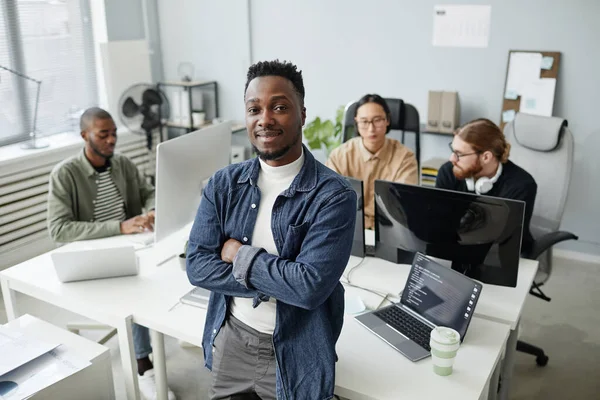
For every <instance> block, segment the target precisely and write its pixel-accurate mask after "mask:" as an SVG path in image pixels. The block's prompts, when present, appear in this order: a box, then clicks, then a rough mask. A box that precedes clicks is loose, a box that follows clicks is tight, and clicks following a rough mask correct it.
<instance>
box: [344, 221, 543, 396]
mask: <svg viewBox="0 0 600 400" xmlns="http://www.w3.org/2000/svg"><path fill="white" fill-rule="evenodd" d="M365 242H366V243H367V244H371V245H373V244H375V233H374V231H370V230H365ZM361 260H362V259H361V258H358V257H351V259H350V261H349V262H348V268H347V269H346V272H345V273H344V276H347V275H348V273H349V270H350V269H351V268H352V267H353V266H355V265H357V264H358V263H359V262H361ZM537 270H538V261H536V260H527V259H524V258H522V259H520V260H519V272H518V276H517V286H516V287H514V288H512V287H506V286H497V285H489V284H485V283H484V284H483V290H482V292H481V296H480V297H479V301H478V303H477V307H476V308H475V313H474V315H475V316H476V317H481V318H485V319H488V320H491V321H495V322H500V323H503V324H507V325H509V326H510V329H511V331H510V335H509V338H508V343H507V345H506V355H505V358H504V363H503V368H502V390H501V392H500V398H501V399H508V391H509V389H510V384H511V380H512V372H513V366H514V357H515V353H516V348H517V339H518V334H519V322H520V319H521V313H522V312H523V307H524V305H525V300H526V299H527V296H528V294H529V289H530V288H531V284H532V282H533V279H534V278H535V274H536V273H537ZM409 272H410V266H409V265H405V264H394V263H391V262H388V261H385V260H381V259H379V258H375V257H366V258H365V259H364V260H363V261H362V263H361V264H360V265H359V266H358V267H357V268H356V269H355V270H353V271H352V272H351V273H350V283H353V284H356V285H360V286H363V287H366V288H369V289H373V290H378V291H381V292H383V293H389V294H394V295H397V294H398V293H399V292H400V291H401V290H402V289H403V288H404V283H405V282H406V279H407V278H408V273H409Z"/></svg>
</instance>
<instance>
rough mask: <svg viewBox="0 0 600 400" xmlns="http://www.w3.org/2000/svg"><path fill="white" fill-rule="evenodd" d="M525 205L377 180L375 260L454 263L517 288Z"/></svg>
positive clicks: (484, 278)
mask: <svg viewBox="0 0 600 400" xmlns="http://www.w3.org/2000/svg"><path fill="white" fill-rule="evenodd" d="M524 214H525V202H523V201H516V200H507V199H500V198H497V197H489V196H481V195H475V194H470V193H462V192H454V191H450V190H444V189H436V188H429V187H423V186H413V185H405V184H401V183H393V182H387V181H380V180H377V181H375V255H376V256H377V257H379V258H383V259H386V260H388V261H392V262H396V263H404V264H410V263H411V262H412V260H413V258H414V255H415V253H416V252H421V253H424V254H427V255H428V256H431V257H435V258H439V259H442V260H448V261H449V262H450V263H451V266H452V269H454V270H456V271H458V272H461V273H463V274H465V275H467V276H469V277H471V278H473V279H476V280H479V281H481V282H484V283H490V284H494V285H501V286H511V287H515V286H517V272H518V268H519V258H520V253H521V238H522V235H523V219H524Z"/></svg>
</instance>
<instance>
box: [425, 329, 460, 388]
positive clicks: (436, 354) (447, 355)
mask: <svg viewBox="0 0 600 400" xmlns="http://www.w3.org/2000/svg"><path fill="white" fill-rule="evenodd" d="M429 346H431V359H432V361H433V372H435V373H436V374H437V375H440V376H448V375H451V374H452V367H453V365H454V360H455V358H456V353H457V351H458V348H459V347H460V334H459V333H458V332H457V331H455V330H454V329H452V328H446V327H443V326H438V327H437V328H435V329H434V330H432V331H431V338H430V340H429Z"/></svg>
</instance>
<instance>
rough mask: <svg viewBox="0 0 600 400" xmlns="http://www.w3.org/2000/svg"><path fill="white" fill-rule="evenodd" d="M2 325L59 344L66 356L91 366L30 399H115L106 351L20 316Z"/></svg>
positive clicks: (27, 316) (34, 319) (33, 319)
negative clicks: (66, 353)
mask: <svg viewBox="0 0 600 400" xmlns="http://www.w3.org/2000/svg"><path fill="white" fill-rule="evenodd" d="M5 326H8V327H11V328H13V329H18V330H19V331H21V332H23V333H25V334H26V335H28V336H29V337H32V338H35V339H40V340H50V341H55V342H58V343H61V345H62V348H63V349H66V350H67V351H68V352H69V353H73V354H75V355H77V356H78V357H80V358H82V359H84V360H87V361H89V362H90V363H91V365H89V366H87V367H85V368H84V369H82V370H81V371H78V372H77V373H75V374H73V375H71V376H68V377H66V378H65V379H62V380H60V381H58V382H56V383H54V384H52V385H50V386H48V387H46V388H45V389H43V390H41V391H39V392H37V393H36V394H35V395H33V396H32V397H31V399H36V400H42V399H62V400H76V399H92V398H93V399H97V400H110V399H114V398H115V388H114V384H113V375H112V367H111V361H110V350H109V349H108V348H107V347H104V346H102V345H100V344H98V343H95V342H92V341H91V340H88V339H85V338H82V337H81V336H78V335H75V334H74V333H71V332H69V331H67V330H64V329H60V328H58V327H56V326H54V325H52V324H49V323H47V322H45V321H42V320H40V319H38V318H35V317H33V316H31V315H23V316H21V317H20V318H18V319H14V320H12V321H10V322H8V323H7V324H6V325H5Z"/></svg>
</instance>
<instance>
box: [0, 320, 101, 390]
mask: <svg viewBox="0 0 600 400" xmlns="http://www.w3.org/2000/svg"><path fill="white" fill-rule="evenodd" d="M0 353H1V354H2V357H0V399H2V400H5V399H6V400H8V399H11V400H12V399H14V400H17V399H25V398H27V397H30V396H32V395H34V394H35V393H37V392H39V391H40V390H42V389H44V388H45V387H48V386H50V385H52V384H54V383H55V382H58V381H60V380H62V379H64V378H66V377H67V376H69V375H72V374H74V373H75V372H77V371H79V370H81V369H83V368H85V367H87V366H88V365H90V362H89V361H85V360H81V359H79V358H78V357H73V356H72V355H71V354H68V353H67V350H66V349H64V348H63V346H61V345H60V343H57V342H42V341H40V340H37V339H32V338H29V337H27V336H25V335H24V334H23V333H22V332H20V331H19V330H17V329H13V328H9V327H7V326H0Z"/></svg>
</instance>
